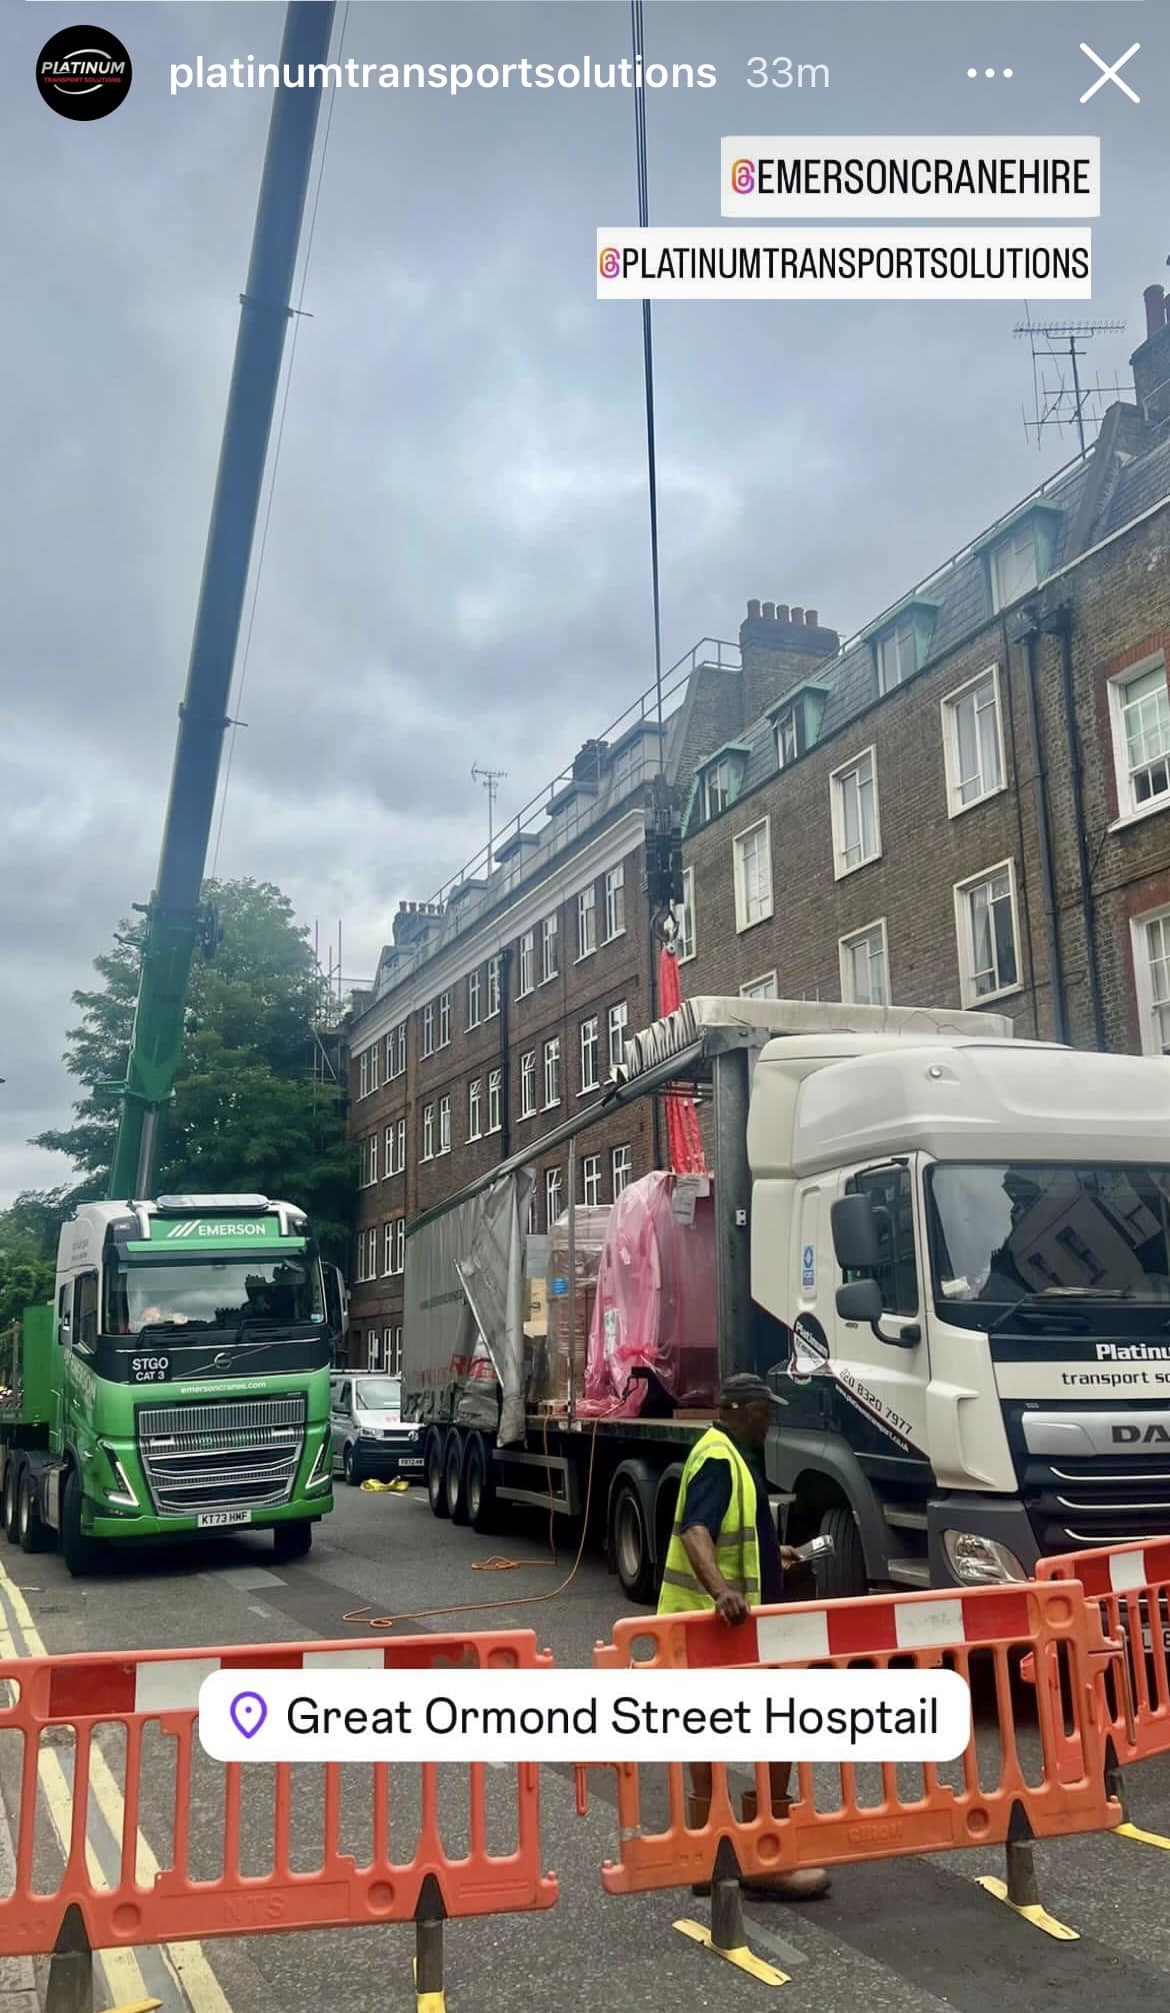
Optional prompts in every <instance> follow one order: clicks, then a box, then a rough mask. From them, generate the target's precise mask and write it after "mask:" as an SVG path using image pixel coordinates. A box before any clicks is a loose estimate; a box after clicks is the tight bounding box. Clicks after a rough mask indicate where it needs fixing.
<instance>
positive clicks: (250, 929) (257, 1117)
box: [36, 881, 356, 1264]
mask: <svg viewBox="0 0 1170 2013" xmlns="http://www.w3.org/2000/svg"><path fill="white" fill-rule="evenodd" d="M203 892H204V900H205V901H207V902H209V903H213V904H214V905H215V907H216V909H217V910H218V912H219V919H220V924H221V927H222V932H223V938H222V942H221V944H220V945H219V947H218V949H217V951H216V953H215V956H214V958H213V959H211V960H210V961H206V960H202V959H197V960H196V962H195V964H194V965H193V967H192V971H191V984H190V989H189V997H188V1006H187V1036H186V1043H185V1055H184V1061H183V1067H182V1069H181V1071H180V1073H179V1076H178V1078H177V1079H176V1083H175V1091H174V1098H173V1100H172V1103H171V1105H170V1107H169V1109H168V1111H167V1113H166V1115H165V1120H164V1123H163V1126H162V1129H161V1141H160V1151H159V1156H158V1165H157V1172H156V1191H157V1192H158V1193H160V1194H167V1193H172V1194H174V1193H196V1194H197V1193H201V1192H204V1193H206V1192H213V1193H214V1192H216V1191H219V1192H224V1191H228V1192H231V1191H243V1190H253V1189H258V1190H260V1191H262V1192H263V1193H264V1194H266V1195H271V1196H273V1197H279V1198H280V1199H282V1200H286V1201H290V1202H296V1203H298V1204H300V1206H301V1207H302V1208H304V1209H305V1210H307V1211H308V1214H309V1216H310V1218H311V1219H312V1221H313V1223H314V1227H315V1229H316V1231H317V1235H318V1238H319V1240H320V1242H321V1245H322V1248H323V1250H324V1251H325V1253H326V1255H327V1256H329V1257H332V1258H334V1259H336V1260H337V1261H338V1262H340V1263H342V1264H344V1262H345V1255H346V1252H347V1249H348V1245H349V1237H350V1226H351V1222H352V1215H353V1196H354V1190H355V1186H356V1166H355V1161H354V1155H353V1152H352V1150H351V1149H350V1148H349V1147H348V1146H347V1144H346V1139H345V1120H344V1116H343V1112H342V1107H341V1099H340V1097H339V1095H338V1094H337V1091H336V1088H332V1087H330V1085H329V1084H328V1083H324V1084H323V1083H322V1082H321V1081H320V1079H319V1078H318V1077H317V1076H316V1075H315V1073H314V1069H313V1055H314V1046H315V1042H316V1035H315V1026H316V1023H317V1021H318V1020H319V1018H320V1015H321V1011H322V1008H323V1006H324V1004H325V989H324V986H323V984H322V981H321V979H320V977H319V974H318V972H317V968H316V962H315V959H314V957H313V951H312V947H311V945H310V943H309V940H308V932H307V930H304V929H301V928H298V926H297V924H296V921H295V919H294V915H293V910H292V905H291V903H290V902H289V901H288V900H287V898H286V897H285V896H284V895H282V894H281V892H280V890H279V889H278V888H274V887H272V886H271V885H270V884H268V883H266V882H260V883H258V882H255V881H228V882H223V883H215V882H208V883H207V884H206V885H205V887H204V891H203ZM142 931H143V924H142V922H141V920H136V921H135V922H133V923H122V924H121V925H120V927H119V929H118V930H117V931H116V933H115V937H114V943H113V947H112V949H111V950H109V951H107V952H105V953H103V955H102V956H101V957H99V958H96V959H95V960H94V965H95V969H96V971H97V973H98V975H99V977H100V979H101V980H102V984H101V986H100V987H98V988H95V989H94V990H92V991H83V992H77V993H74V995H73V999H74V1004H75V1005H76V1006H77V1007H78V1008H79V1009H80V1012H81V1024H80V1025H79V1026H78V1027H76V1028H73V1029H71V1030H70V1033H69V1044H70V1046H69V1048H68V1049H67V1051H66V1057H65V1060H66V1062H67V1064H68V1067H69V1069H70V1071H71V1073H72V1074H73V1075H74V1076H75V1077H76V1078H77V1079H78V1080H79V1082H80V1083H81V1084H82V1085H83V1086H84V1095H83V1096H82V1097H81V1098H79V1100H78V1101H77V1103H76V1104H75V1106H74V1112H75V1123H74V1124H73V1125H72V1126H71V1127H69V1128H68V1130H65V1131H58V1132H44V1133H41V1134H40V1136H39V1138H38V1139H37V1141H36V1144H37V1145H38V1146H45V1147H50V1148H52V1149H54V1150H55V1151H56V1152H58V1153H66V1154H68V1155H69V1157H70V1158H71V1159H72V1160H73V1162H74V1163H75V1165H76V1166H78V1167H79V1168H81V1169H83V1170H84V1171H85V1173H86V1175H88V1176H89V1177H90V1178H89V1179H88V1180H86V1181H84V1182H83V1183H82V1184H81V1186H80V1187H79V1188H78V1189H76V1190H74V1191H73V1192H72V1194H71V1195H70V1196H69V1197H68V1202H69V1204H70V1205H71V1206H72V1205H73V1204H74V1203H75V1202H77V1201H79V1200H85V1199H87V1198H89V1197H91V1196H93V1195H100V1194H102V1193H103V1192H104V1183H105V1177H106V1174H107V1172H108V1169H109V1165H110V1159H111V1155H112V1151H113V1145H114V1138H115V1134H116V1131H117V1124H118V1109H119V1100H118V1097H117V1093H116V1092H112V1091H109V1090H103V1089H101V1088H99V1086H100V1085H102V1084H108V1083H111V1082H119V1081H120V1080H121V1079H122V1077H123V1076H124V1074H125V1070H126V1061H127V1056H128V1053H129V1046H130V1035H131V1030H132V1027H133V1021H134V1005H135V1001H136V999H137V995H138V972H139V962H140V949H141V942H142Z"/></svg>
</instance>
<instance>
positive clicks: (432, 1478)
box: [423, 1426, 447, 1517]
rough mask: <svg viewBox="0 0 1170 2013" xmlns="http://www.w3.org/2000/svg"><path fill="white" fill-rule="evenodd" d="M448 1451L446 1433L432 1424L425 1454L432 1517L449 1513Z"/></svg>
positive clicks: (425, 1469)
mask: <svg viewBox="0 0 1170 2013" xmlns="http://www.w3.org/2000/svg"><path fill="white" fill-rule="evenodd" d="M446 1452H447V1436H446V1434H445V1433H441V1432H440V1431H439V1428H438V1427H437V1426H432V1427H431V1430H430V1432H429V1433H428V1434H427V1445H426V1452H425V1454H424V1455H423V1468H424V1473H425V1475H426V1478H427V1501H428V1502H429V1504H430V1506H431V1515H432V1517H445V1516H446V1514H447V1480H446V1466H447V1463H446Z"/></svg>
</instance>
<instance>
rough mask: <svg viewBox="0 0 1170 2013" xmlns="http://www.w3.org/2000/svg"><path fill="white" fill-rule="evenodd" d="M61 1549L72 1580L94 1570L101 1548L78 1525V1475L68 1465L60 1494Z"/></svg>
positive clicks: (95, 1540) (79, 1478) (79, 1498)
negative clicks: (67, 1471) (63, 1486)
mask: <svg viewBox="0 0 1170 2013" xmlns="http://www.w3.org/2000/svg"><path fill="white" fill-rule="evenodd" d="M61 1550H62V1553H63V1554H64V1558H65V1564H66V1565H67V1566H68V1568H69V1571H70V1573H71V1574H72V1576H73V1578H74V1579H75V1580H83V1579H85V1578H86V1576H87V1575H88V1574H89V1573H93V1572H96V1571H97V1568H98V1566H99V1564H100V1563H101V1556H102V1550H103V1547H102V1546H101V1544H100V1543H99V1541H98V1540H97V1539H96V1538H91V1537H90V1536H89V1534H88V1532H87V1531H83V1530H82V1528H81V1477H80V1475H79V1474H78V1472H77V1470H76V1468H70V1470H69V1473H68V1475H67V1476H66V1477H65V1488H64V1490H63V1492H62V1496H61Z"/></svg>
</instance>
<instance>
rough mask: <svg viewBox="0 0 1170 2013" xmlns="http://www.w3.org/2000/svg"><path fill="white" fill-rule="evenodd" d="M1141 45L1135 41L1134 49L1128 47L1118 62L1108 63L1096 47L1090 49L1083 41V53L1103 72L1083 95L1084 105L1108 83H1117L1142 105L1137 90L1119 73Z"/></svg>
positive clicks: (1128, 96) (1082, 101) (1120, 88)
mask: <svg viewBox="0 0 1170 2013" xmlns="http://www.w3.org/2000/svg"><path fill="white" fill-rule="evenodd" d="M1141 46H1142V45H1141V43H1140V42H1135V43H1134V45H1133V47H1132V49H1127V50H1126V52H1125V54H1124V56H1119V57H1118V59H1117V61H1116V63H1107V62H1106V61H1105V58H1104V57H1103V56H1098V54H1097V51H1096V50H1095V49H1090V47H1089V45H1088V43H1087V42H1082V43H1081V49H1082V51H1083V53H1084V54H1085V55H1086V56H1087V57H1088V58H1089V61H1090V62H1091V63H1095V64H1096V65H1097V68H1098V70H1100V72H1101V75H1100V76H1099V77H1098V79H1097V81H1096V83H1095V84H1090V86H1089V88H1088V90H1087V91H1085V92H1084V93H1083V95H1082V97H1081V103H1082V105H1087V104H1088V102H1089V99H1090V98H1095V97H1096V95H1097V92H1098V91H1100V90H1101V89H1102V88H1103V86H1104V85H1106V84H1116V86H1117V88H1118V90H1119V91H1124V92H1125V95H1126V97H1127V98H1132V100H1133V102H1134V104H1135V105H1140V104H1141V102H1142V101H1141V99H1140V98H1139V97H1138V94H1137V92H1136V91H1133V90H1131V89H1130V87H1129V85H1128V84H1127V83H1126V81H1125V79H1124V77H1119V76H1118V74H1117V73H1118V71H1119V70H1121V69H1123V68H1124V67H1125V65H1126V64H1127V63H1128V62H1129V59H1130V57H1131V56H1136V55H1137V52H1138V50H1139V49H1140V48H1141Z"/></svg>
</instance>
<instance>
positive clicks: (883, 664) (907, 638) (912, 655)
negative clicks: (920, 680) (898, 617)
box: [874, 618, 918, 692]
mask: <svg viewBox="0 0 1170 2013" xmlns="http://www.w3.org/2000/svg"><path fill="white" fill-rule="evenodd" d="M874 648H875V650H876V652H877V668H878V691H879V692H892V691H893V689H894V687H895V685H900V684H901V683H902V681H903V679H905V678H909V677H911V676H912V674H913V673H914V672H915V671H917V669H918V658H917V652H916V650H915V644H914V624H913V622H911V621H910V620H909V619H908V618H907V619H906V620H905V621H903V622H899V623H898V624H897V625H896V627H895V628H893V629H889V630H887V631H886V634H885V635H884V636H879V638H878V640H877V642H876V644H875V645H874Z"/></svg>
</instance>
